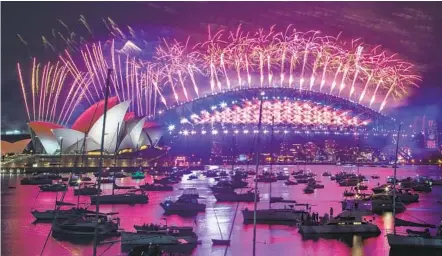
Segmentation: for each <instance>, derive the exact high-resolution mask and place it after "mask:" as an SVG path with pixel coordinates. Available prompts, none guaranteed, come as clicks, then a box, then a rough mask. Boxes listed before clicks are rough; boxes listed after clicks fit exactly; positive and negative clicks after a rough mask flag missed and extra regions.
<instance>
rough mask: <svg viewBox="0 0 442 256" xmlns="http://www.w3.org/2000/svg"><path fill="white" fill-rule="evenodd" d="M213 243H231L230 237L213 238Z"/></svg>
mask: <svg viewBox="0 0 442 256" xmlns="http://www.w3.org/2000/svg"><path fill="white" fill-rule="evenodd" d="M212 243H213V245H230V239H212Z"/></svg>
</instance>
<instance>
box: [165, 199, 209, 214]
mask: <svg viewBox="0 0 442 256" xmlns="http://www.w3.org/2000/svg"><path fill="white" fill-rule="evenodd" d="M160 205H161V207H163V209H164V211H165V213H166V214H173V213H177V214H186V213H198V212H204V211H206V205H205V204H201V203H199V202H198V199H195V198H189V197H181V198H179V199H178V200H177V201H175V202H173V201H172V200H166V201H165V202H163V203H160Z"/></svg>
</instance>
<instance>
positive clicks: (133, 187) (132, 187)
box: [113, 183, 136, 189]
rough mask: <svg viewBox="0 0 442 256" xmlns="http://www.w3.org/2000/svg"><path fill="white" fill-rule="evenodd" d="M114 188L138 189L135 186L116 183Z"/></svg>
mask: <svg viewBox="0 0 442 256" xmlns="http://www.w3.org/2000/svg"><path fill="white" fill-rule="evenodd" d="M113 189H136V187H135V186H121V185H117V184H115V183H114V185H113Z"/></svg>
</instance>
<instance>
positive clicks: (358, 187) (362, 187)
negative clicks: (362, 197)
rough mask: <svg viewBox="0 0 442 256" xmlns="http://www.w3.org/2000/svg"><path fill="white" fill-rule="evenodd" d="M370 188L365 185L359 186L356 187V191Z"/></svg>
mask: <svg viewBox="0 0 442 256" xmlns="http://www.w3.org/2000/svg"><path fill="white" fill-rule="evenodd" d="M367 189H368V186H367V185H364V184H358V186H356V190H367Z"/></svg>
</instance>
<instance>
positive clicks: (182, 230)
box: [134, 223, 195, 235]
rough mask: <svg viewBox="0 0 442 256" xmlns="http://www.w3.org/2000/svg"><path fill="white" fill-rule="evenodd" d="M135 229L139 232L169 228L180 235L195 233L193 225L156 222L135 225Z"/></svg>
mask: <svg viewBox="0 0 442 256" xmlns="http://www.w3.org/2000/svg"><path fill="white" fill-rule="evenodd" d="M134 228H135V230H136V231H137V232H138V233H149V232H153V231H167V230H173V233H174V234H180V235H192V234H195V233H194V232H193V227H191V226H182V227H180V226H167V225H164V226H161V225H156V224H152V223H151V224H143V225H134Z"/></svg>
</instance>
